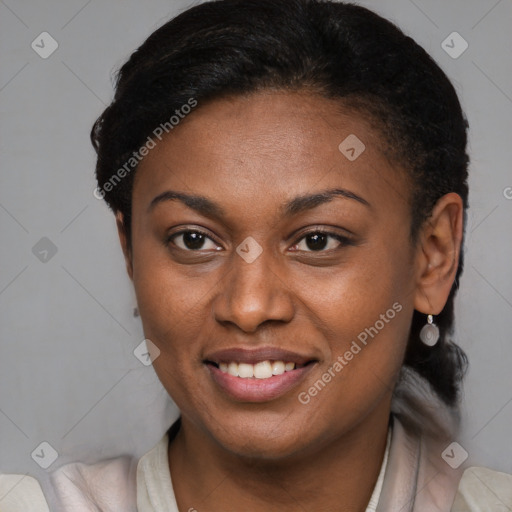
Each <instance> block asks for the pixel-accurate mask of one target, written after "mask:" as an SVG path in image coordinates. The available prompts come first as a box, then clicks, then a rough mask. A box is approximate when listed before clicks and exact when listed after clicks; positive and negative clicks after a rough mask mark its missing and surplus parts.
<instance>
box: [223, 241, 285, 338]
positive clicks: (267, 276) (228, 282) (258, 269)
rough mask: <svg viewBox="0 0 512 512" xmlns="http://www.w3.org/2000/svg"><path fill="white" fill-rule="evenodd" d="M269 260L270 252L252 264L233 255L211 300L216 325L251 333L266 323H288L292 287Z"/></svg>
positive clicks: (264, 253)
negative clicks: (228, 326) (214, 296)
mask: <svg viewBox="0 0 512 512" xmlns="http://www.w3.org/2000/svg"><path fill="white" fill-rule="evenodd" d="M270 260H271V255H270V251H263V253H262V254H261V255H260V256H259V257H258V258H257V259H256V260H254V261H252V262H251V263H248V262H246V261H245V260H244V259H243V258H241V257H240V256H239V255H238V254H236V253H234V254H233V262H232V263H231V267H230V270H229V272H228V274H227V275H226V277H225V279H223V280H222V281H221V283H220V285H219V286H220V290H219V292H218V294H217V297H216V299H215V301H214V306H213V307H214V316H215V319H216V320H217V321H218V322H219V323H222V324H226V325H234V326H236V327H238V328H239V329H240V330H242V331H244V332H246V333H253V332H255V331H256V330H257V329H258V328H259V326H261V325H262V324H264V323H265V322H268V323H272V322H282V323H287V322H290V321H291V319H292V318H293V314H294V306H293V300H292V290H291V284H290V283H288V282H287V280H286V276H285V274H284V272H279V270H278V266H277V265H275V264H273V265H272V262H271V261H270Z"/></svg>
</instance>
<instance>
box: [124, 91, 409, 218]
mask: <svg viewBox="0 0 512 512" xmlns="http://www.w3.org/2000/svg"><path fill="white" fill-rule="evenodd" d="M384 145H385V141H383V140H382V138H381V137H380V135H379V132H378V130H376V129H374V128H373V127H372V126H371V124H370V122H369V121H368V120H367V119H366V118H365V117H363V116H360V115H357V114H355V113H353V112H352V113H349V112H348V111H346V110H345V111H344V109H343V106H342V104H340V102H338V101H335V100H329V99H325V98H321V97H319V96H316V95H313V94H308V93H304V92H275V91H264V92H259V93H254V94H251V95H249V96H244V97H238V96H237V97H231V98H225V99H218V100H214V101H211V102H209V103H207V104H204V105H201V104H199V105H198V107H197V109H196V110H195V111H193V112H192V113H191V114H189V116H188V117H187V118H185V119H184V120H182V121H181V122H180V124H179V125H178V126H177V127H176V128H175V129H174V130H173V131H172V132H170V133H169V134H168V135H167V136H165V137H164V138H163V139H162V141H160V142H157V144H156V147H155V148H154V149H153V150H151V152H150V153H149V154H148V155H147V156H146V157H145V158H144V160H143V161H142V162H141V163H140V164H139V168H138V170H137V174H136V179H135V185H134V203H135V202H143V203H145V204H148V205H149V203H150V202H151V200H152V199H153V198H154V197H155V196H156V195H158V194H159V193H162V192H163V191H165V190H166V189H172V190H181V191H183V192H189V193H190V192H193V193H200V194H202V195H207V196H215V197H217V198H224V199H226V200H231V199H235V198H236V200H237V201H238V202H239V203H242V204H245V205H248V204H253V205H254V207H261V208H263V207H264V206H265V207H266V208H271V207H272V204H273V202H275V201H276V200H278V199H279V200H282V199H283V198H285V197H290V196H296V195H298V194H306V193H308V192H309V193H311V192H314V191H315V190H324V189H326V188H331V187H339V188H345V189H349V190H351V191H352V192H354V193H355V194H357V195H360V196H362V197H365V198H367V199H368V198H369V197H370V198H372V199H373V200H374V201H378V200H379V196H380V199H381V198H382V195H383V192H384V194H385V195H387V196H388V197H391V199H392V200H395V201H396V200H397V199H399V200H401V201H402V202H403V201H406V198H407V195H408V194H407V189H406V186H405V183H404V182H405V180H404V179H403V175H402V173H400V172H397V169H396V168H393V166H392V164H391V163H390V162H389V161H388V160H387V158H386V157H385V156H384V154H383V152H382V150H381V148H382V147H384ZM368 201H370V200H369V199H368ZM370 202H371V201H370ZM134 206H135V205H134Z"/></svg>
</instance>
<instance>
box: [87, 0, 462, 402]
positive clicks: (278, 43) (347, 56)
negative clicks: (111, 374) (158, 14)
mask: <svg viewBox="0 0 512 512" xmlns="http://www.w3.org/2000/svg"><path fill="white" fill-rule="evenodd" d="M265 89H274V90H285V91H286V90H288V91H291V90H304V89H305V90H309V91H311V92H313V93H315V94H318V95H320V96H323V97H326V98H332V99H337V100H339V101H340V102H341V104H342V105H344V106H345V107H347V108H350V109H352V110H356V111H357V112H359V113H360V114H361V115H365V116H371V119H372V120H373V121H374V124H375V125H376V128H377V129H378V130H380V133H381V134H382V139H383V140H384V141H385V142H386V148H387V149H386V151H387V153H389V156H390V157H391V158H393V159H395V161H398V162H399V163H400V164H401V167H402V168H403V169H405V170H406V172H407V176H408V177H409V180H408V181H409V182H410V184H411V189H412V190H411V200H412V204H411V219H412V220H411V239H412V241H413V242H414V241H416V236H417V234H418V232H419V228H420V227H421V226H422V225H423V223H424V222H427V221H428V218H429V216H430V214H431V212H432V208H433V206H434V204H435V203H436V201H437V200H438V199H439V198H440V197H441V196H443V195H444V194H446V193H449V192H456V193H457V194H459V195H460V196H461V198H462V201H463V204H464V224H465V220H466V208H467V206H468V186H467V168H468V162H469V158H468V155H467V153H466V143H467V128H468V124H467V121H466V118H465V116H464V114H463V112H462V109H461V105H460V103H459V100H458V98H457V94H456V92H455V90H454V87H453V86H452V84H451V83H450V80H449V79H448V78H447V77H446V75H445V74H444V73H443V71H442V70H441V69H440V67H439V66H438V65H437V64H436V63H435V62H434V60H433V59H432V58H431V57H430V56H429V55H428V54H427V53H426V52H425V51H424V50H423V49H422V48H421V47H420V46H419V45H418V44H417V43H415V42H414V40H413V39H411V38H410V37H408V36H406V35H405V34H404V33H403V32H402V31H401V30H400V29H399V28H398V27H397V26H395V25H394V24H393V23H391V22H389V21H387V20H385V19H383V18H381V17H380V16H378V15H377V14H375V13H373V12H372V11H370V10H368V9H366V8H363V7H360V6H357V5H353V4H348V3H342V2H335V1H321V0H217V1H210V2H206V3H202V4H200V5H197V6H194V7H192V8H190V9H188V10H186V11H185V12H183V13H181V14H180V15H179V16H177V17H175V18H174V19H172V20H170V21H169V22H167V23H166V24H164V25H163V26H162V27H160V28H159V29H158V30H156V31H155V32H154V33H153V34H151V35H150V36H149V37H148V39H147V40H146V41H145V42H144V43H143V44H142V45H141V46H140V48H138V49H137V50H136V51H135V52H134V53H133V54H132V55H131V57H130V58H129V60H128V61H127V62H126V63H125V64H124V65H123V66H122V68H121V69H120V70H119V72H118V74H117V80H116V93H115V97H114V100H113V101H112V103H111V105H110V106H109V107H108V108H107V109H106V110H105V111H104V112H103V113H102V115H101V116H100V117H99V118H98V120H97V121H96V123H95V124H94V127H93V129H92V132H91V139H92V142H93V145H94V147H95V149H96V152H97V155H98V159H97V166H96V177H97V181H98V186H99V189H100V190H102V196H104V198H105V200H106V201H107V203H108V204H109V206H110V207H111V208H112V210H113V211H114V212H121V213H122V214H123V217H124V220H125V229H126V234H127V236H128V242H129V244H130V234H131V198H132V188H133V178H134V174H135V170H134V172H132V173H124V174H123V179H122V180H117V182H116V183H115V186H112V185H111V186H110V187H106V188H105V185H106V184H108V183H109V180H110V183H111V184H112V177H113V176H114V175H115V173H116V172H117V170H118V169H120V168H121V167H122V166H123V165H124V164H125V163H126V161H127V160H129V159H130V157H131V155H133V152H134V151H136V150H137V149H138V148H140V147H141V146H142V145H143V144H144V142H145V141H146V140H147V138H148V136H150V135H151V134H152V133H153V132H154V130H155V127H157V126H159V125H161V124H162V123H166V122H168V120H169V118H170V116H172V115H173V114H174V112H176V110H179V109H180V108H181V107H182V106H183V105H185V104H187V103H189V102H190V99H191V98H194V101H197V102H199V105H201V104H204V103H205V102H206V101H209V100H215V99H218V98H221V97H226V96H236V95H248V94H250V93H253V92H256V91H260V90H265ZM135 169H136V167H135ZM107 190H108V191H107ZM462 268H463V252H462V250H461V256H460V261H459V268H458V271H457V274H456V278H455V282H454V285H453V287H452V290H451V292H450V295H449V298H448V301H447V303H446V306H445V307H444V309H443V311H442V312H441V313H440V314H439V315H438V316H437V317H436V323H437V325H438V326H439V328H440V331H441V338H440V340H439V342H438V344H437V345H435V346H434V347H426V346H425V345H423V344H422V343H421V342H420V341H419V331H420V329H421V327H422V326H423V325H424V324H425V318H426V317H425V315H423V314H420V313H419V312H418V311H414V315H413V320H412V326H411V330H410V335H409V344H408V347H407V352H406V356H405V361H404V364H406V365H409V366H410V367H411V368H413V369H414V370H416V371H417V372H418V373H419V374H420V375H422V376H423V377H425V378H426V379H427V380H428V381H429V382H430V384H431V386H432V387H433V389H434V390H435V391H436V392H437V394H438V395H439V396H440V397H441V398H442V399H443V400H444V401H445V402H446V403H447V404H448V405H451V406H455V405H456V404H457V402H458V398H459V387H460V382H461V380H462V377H463V375H464V372H465V369H466V366H467V359H466V356H465V354H464V352H463V351H462V350H461V349H460V348H459V347H458V346H457V345H456V344H455V343H453V342H452V341H451V340H450V339H449V335H450V334H451V333H452V331H453V320H454V312H453V309H454V304H453V302H454V296H455V294H456V291H457V289H458V286H459V278H460V275H461V272H462Z"/></svg>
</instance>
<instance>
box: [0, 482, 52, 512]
mask: <svg viewBox="0 0 512 512" xmlns="http://www.w3.org/2000/svg"><path fill="white" fill-rule="evenodd" d="M0 510H1V511H2V512H49V508H48V504H47V503H46V499H45V497H44V494H43V491H42V489H41V486H40V485H39V482H38V481H37V480H36V479H35V478H34V477H31V476H28V475H15V474H10V475H0Z"/></svg>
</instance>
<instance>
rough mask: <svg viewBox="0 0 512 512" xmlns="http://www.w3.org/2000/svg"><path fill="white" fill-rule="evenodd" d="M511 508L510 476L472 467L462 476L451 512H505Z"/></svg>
mask: <svg viewBox="0 0 512 512" xmlns="http://www.w3.org/2000/svg"><path fill="white" fill-rule="evenodd" d="M511 508H512V475H509V474H507V473H501V472H500V471H493V470H492V469H489V468H485V467H479V466H472V467H469V468H467V469H466V470H465V471H464V474H463V475H462V478H461V480H460V482H459V488H458V491H457V495H456V497H455V501H454V502H453V506H452V509H451V512H484V511H488V510H496V511H499V510H503V511H506V510H510V509H511Z"/></svg>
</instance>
